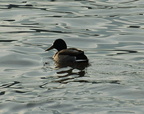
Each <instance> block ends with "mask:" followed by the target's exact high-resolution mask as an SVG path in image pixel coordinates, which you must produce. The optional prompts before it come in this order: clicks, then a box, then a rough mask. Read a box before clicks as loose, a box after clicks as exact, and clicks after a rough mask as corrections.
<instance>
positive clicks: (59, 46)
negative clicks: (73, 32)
mask: <svg viewBox="0 0 144 114" xmlns="http://www.w3.org/2000/svg"><path fill="white" fill-rule="evenodd" d="M51 49H57V50H58V51H61V50H63V49H67V45H66V43H65V41H64V40H63V39H57V40H55V41H54V43H53V45H52V46H51V47H50V48H48V49H47V50H45V51H49V50H51Z"/></svg>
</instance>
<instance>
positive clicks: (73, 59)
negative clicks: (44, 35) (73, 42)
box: [46, 39, 88, 64]
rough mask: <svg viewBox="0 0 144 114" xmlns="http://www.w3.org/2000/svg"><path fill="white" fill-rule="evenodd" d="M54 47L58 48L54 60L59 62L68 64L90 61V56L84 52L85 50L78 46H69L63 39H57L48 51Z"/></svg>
mask: <svg viewBox="0 0 144 114" xmlns="http://www.w3.org/2000/svg"><path fill="white" fill-rule="evenodd" d="M53 48H55V49H57V52H56V54H55V55H54V56H53V59H54V61H56V62H57V63H61V64H66V63H79V62H88V58H87V57H86V55H85V54H84V51H82V50H79V49H77V48H67V45H66V43H65V41H64V40H63V39H57V40H55V41H54V43H53V45H52V46H51V47H50V48H48V49H47V50H46V51H49V50H51V49H53Z"/></svg>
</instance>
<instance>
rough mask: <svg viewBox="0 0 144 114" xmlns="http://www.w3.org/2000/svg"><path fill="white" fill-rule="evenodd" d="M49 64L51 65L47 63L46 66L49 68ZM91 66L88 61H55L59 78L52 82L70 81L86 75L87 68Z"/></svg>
mask: <svg viewBox="0 0 144 114" xmlns="http://www.w3.org/2000/svg"><path fill="white" fill-rule="evenodd" d="M47 66H49V64H48V63H45V64H44V67H45V68H47ZM89 66H90V64H89V63H88V62H80V63H71V64H70V63H69V64H59V63H55V71H56V73H57V74H58V75H57V78H56V79H55V80H53V81H52V82H58V83H68V82H71V81H72V80H74V79H76V78H79V77H84V76H85V74H86V68H87V67H89Z"/></svg>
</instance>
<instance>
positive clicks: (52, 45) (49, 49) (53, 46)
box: [45, 45, 54, 51]
mask: <svg viewBox="0 0 144 114" xmlns="http://www.w3.org/2000/svg"><path fill="white" fill-rule="evenodd" d="M53 48H54V46H53V45H52V46H51V47H50V48H48V49H46V50H45V51H49V50H51V49H53Z"/></svg>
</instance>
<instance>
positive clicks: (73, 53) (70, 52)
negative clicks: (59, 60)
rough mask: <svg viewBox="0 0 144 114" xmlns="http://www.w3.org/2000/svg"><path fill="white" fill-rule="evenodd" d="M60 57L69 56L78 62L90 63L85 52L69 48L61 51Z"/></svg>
mask: <svg viewBox="0 0 144 114" xmlns="http://www.w3.org/2000/svg"><path fill="white" fill-rule="evenodd" d="M59 55H69V56H74V57H75V58H76V61H88V59H87V57H86V56H85V54H84V51H82V50H79V49H76V48H68V49H64V50H61V51H60V52H59Z"/></svg>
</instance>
